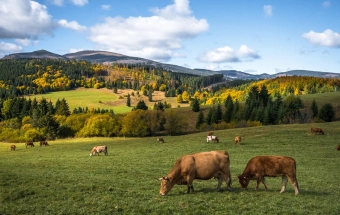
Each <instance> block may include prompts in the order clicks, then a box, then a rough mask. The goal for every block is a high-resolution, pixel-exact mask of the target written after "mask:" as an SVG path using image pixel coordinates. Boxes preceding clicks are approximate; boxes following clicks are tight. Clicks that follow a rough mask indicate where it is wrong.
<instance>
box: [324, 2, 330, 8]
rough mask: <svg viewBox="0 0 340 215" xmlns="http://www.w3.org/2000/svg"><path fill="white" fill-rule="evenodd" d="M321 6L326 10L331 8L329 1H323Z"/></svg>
mask: <svg viewBox="0 0 340 215" xmlns="http://www.w3.org/2000/svg"><path fill="white" fill-rule="evenodd" d="M322 6H323V7H324V8H328V7H330V6H331V2H330V1H324V2H323V3H322Z"/></svg>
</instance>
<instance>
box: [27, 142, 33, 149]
mask: <svg viewBox="0 0 340 215" xmlns="http://www.w3.org/2000/svg"><path fill="white" fill-rule="evenodd" d="M25 146H26V149H27V147H28V146H30V147H34V143H33V142H32V141H28V142H26V143H25Z"/></svg>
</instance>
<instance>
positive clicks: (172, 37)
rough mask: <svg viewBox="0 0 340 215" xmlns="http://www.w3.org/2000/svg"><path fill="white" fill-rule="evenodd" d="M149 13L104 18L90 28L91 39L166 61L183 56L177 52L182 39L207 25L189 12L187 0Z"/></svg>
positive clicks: (123, 51)
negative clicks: (147, 14) (143, 15)
mask: <svg viewBox="0 0 340 215" xmlns="http://www.w3.org/2000/svg"><path fill="white" fill-rule="evenodd" d="M152 12H153V13H154V15H152V16H149V17H141V16H139V17H128V18H122V17H107V18H106V19H105V21H104V22H103V23H100V24H97V25H95V26H93V27H92V28H91V34H90V39H91V40H92V41H93V42H95V43H97V44H98V45H99V46H101V48H102V49H106V50H108V51H113V52H118V53H121V54H126V55H131V56H138V57H144V58H149V59H154V60H164V61H166V60H169V59H171V58H172V57H176V56H182V55H181V54H178V53H177V51H178V50H179V49H181V48H182V47H183V40H185V39H189V38H194V37H196V36H198V35H199V34H200V33H202V32H204V31H206V30H208V28H209V24H208V22H207V21H206V20H205V19H200V20H198V19H196V18H195V17H194V16H192V15H191V11H190V8H189V1H188V0H175V2H174V4H172V5H168V6H166V7H165V8H162V9H158V8H154V9H152Z"/></svg>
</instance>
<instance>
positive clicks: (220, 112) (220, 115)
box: [216, 104, 223, 122]
mask: <svg viewBox="0 0 340 215" xmlns="http://www.w3.org/2000/svg"><path fill="white" fill-rule="evenodd" d="M222 116H223V114H222V108H221V105H220V104H217V107H216V118H217V122H219V121H221V120H222Z"/></svg>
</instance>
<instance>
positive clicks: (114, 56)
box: [1, 50, 340, 80]
mask: <svg viewBox="0 0 340 215" xmlns="http://www.w3.org/2000/svg"><path fill="white" fill-rule="evenodd" d="M22 58H42V59H59V60H74V59H76V60H86V61H90V62H93V63H122V64H145V65H149V66H153V67H155V68H161V69H165V70H170V71H172V72H179V73H186V74H192V75H200V76H209V75H215V74H223V75H224V77H225V78H226V79H229V80H233V79H248V80H249V79H254V80H258V79H267V78H275V77H279V76H314V77H323V78H340V73H335V72H322V71H311V70H290V71H287V72H280V73H276V74H267V73H263V74H249V73H246V72H242V71H237V70H219V71H213V70H208V69H200V68H197V69H190V68H186V67H183V66H178V65H174V64H166V63H160V62H157V61H153V60H149V59H145V58H139V57H132V56H127V55H123V54H119V53H114V52H108V51H96V50H84V51H79V52H75V53H68V54H64V55H59V54H55V53H52V52H49V51H46V50H37V51H33V52H22V53H13V54H9V55H6V56H4V57H3V58H1V59H22Z"/></svg>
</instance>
